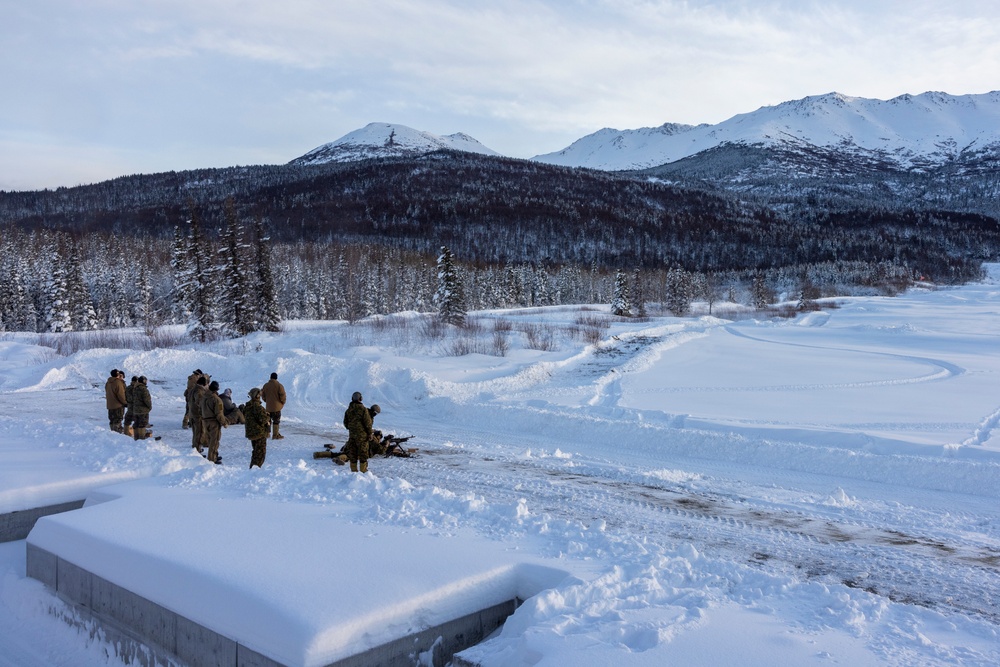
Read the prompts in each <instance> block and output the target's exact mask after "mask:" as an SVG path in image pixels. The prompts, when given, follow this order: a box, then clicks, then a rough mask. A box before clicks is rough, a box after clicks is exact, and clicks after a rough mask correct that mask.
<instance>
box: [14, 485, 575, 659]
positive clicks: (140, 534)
mask: <svg viewBox="0 0 1000 667" xmlns="http://www.w3.org/2000/svg"><path fill="white" fill-rule="evenodd" d="M359 512H363V510H358V509H357V508H356V507H354V506H348V505H342V506H341V505H337V504H336V503H335V502H326V503H290V502H273V501H269V500H267V499H262V498H246V497H229V496H225V495H220V494H218V493H214V492H212V491H211V490H204V489H187V488H171V487H169V486H165V484H164V482H163V481H162V480H139V481H135V482H130V483H128V484H121V485H116V486H114V487H107V488H105V489H101V490H98V491H96V492H94V493H92V494H91V495H90V497H89V498H88V500H87V504H86V505H85V506H84V507H83V508H82V509H80V510H78V511H74V512H67V513H63V514H58V515H53V516H46V517H42V518H40V519H39V520H38V521H37V523H36V524H35V527H34V529H33V530H32V531H31V534H30V535H29V536H28V538H27V541H26V556H27V574H28V576H30V577H33V578H35V579H37V580H39V581H42V582H44V583H45V584H46V585H48V586H49V587H51V588H52V589H53V590H54V591H56V593H57V594H58V596H59V597H60V598H61V599H62V600H64V601H66V602H67V603H70V604H72V605H73V606H74V612H73V613H71V614H68V615H67V617H66V620H68V621H69V622H72V623H84V624H85V625H86V627H87V628H88V629H90V631H91V633H93V632H94V630H95V629H96V628H98V627H99V628H100V629H101V630H102V631H103V633H104V636H106V637H107V638H108V640H109V641H108V645H109V646H111V647H114V648H113V650H115V651H116V652H118V653H119V654H120V655H121V657H122V658H123V659H125V660H127V661H129V662H130V663H133V664H140V665H147V666H153V665H170V666H173V665H193V666H201V665H213V666H214V665H225V666H226V667H231V666H236V665H246V666H248V667H276V666H279V665H283V666H287V667H328V666H331V665H336V666H337V667H369V666H371V665H386V666H393V667H396V666H402V665H413V664H416V661H417V660H418V659H419V660H421V661H422V662H420V664H422V665H428V664H432V665H435V666H438V667H443V665H445V664H446V663H447V662H448V661H449V660H450V659H451V658H452V656H453V654H455V653H456V652H459V651H462V650H464V649H466V648H468V647H470V646H473V645H475V644H477V643H478V642H480V641H481V640H483V639H484V638H486V637H487V636H489V635H490V634H491V633H492V632H493V631H494V630H496V629H497V628H498V627H500V626H501V625H503V623H504V621H505V620H506V618H507V617H508V616H509V615H510V614H511V613H513V612H514V610H515V608H516V607H517V605H518V604H519V601H520V600H524V599H527V598H528V597H531V596H533V595H535V594H537V593H538V592H540V591H542V590H545V589H547V588H551V587H552V586H555V585H557V584H558V583H559V582H561V581H563V580H564V579H565V578H566V577H567V576H569V573H568V572H566V571H565V570H563V569H561V568H557V567H552V564H551V563H550V561H547V560H545V559H540V558H537V557H531V556H529V555H527V554H525V553H523V551H522V550H521V549H520V548H519V547H518V546H517V545H511V544H506V543H503V542H497V541H493V540H488V539H484V538H482V537H477V536H474V535H467V534H463V535H461V536H458V535H454V534H446V535H441V534H440V533H438V532H437V531H425V530H420V529H413V528H410V527H405V526H393V525H388V524H372V523H370V522H368V521H367V520H365V518H364V515H363V514H361V513H359Z"/></svg>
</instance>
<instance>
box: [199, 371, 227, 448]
mask: <svg viewBox="0 0 1000 667" xmlns="http://www.w3.org/2000/svg"><path fill="white" fill-rule="evenodd" d="M199 382H200V380H199ZM226 426H228V424H226V415H225V413H223V411H222V399H221V398H219V383H218V382H216V381H215V380H212V384H210V385H208V391H206V392H205V393H204V397H203V398H202V400H201V431H202V435H203V436H204V439H205V444H206V445H207V446H208V460H209V461H211V462H212V463H222V459H221V458H220V457H219V442H220V441H221V440H222V429H224V428H226Z"/></svg>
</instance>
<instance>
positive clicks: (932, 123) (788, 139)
mask: <svg viewBox="0 0 1000 667" xmlns="http://www.w3.org/2000/svg"><path fill="white" fill-rule="evenodd" d="M726 145H736V146H754V147H763V148H776V149H780V150H782V151H788V150H793V151H799V152H810V151H816V150H819V151H821V152H823V153H827V152H830V151H835V152H837V153H839V154H842V155H851V156H855V157H857V158H861V159H864V160H865V161H869V162H870V161H872V160H875V161H878V162H885V163H888V164H891V165H893V166H896V167H898V168H902V169H907V170H910V169H916V170H922V169H926V168H932V167H936V166H940V165H942V164H946V163H948V162H949V161H952V160H955V159H956V158H959V157H967V156H969V155H976V154H981V153H983V152H1000V91H994V92H990V93H984V94H980V95H961V96H954V95H948V94H945V93H939V92H928V93H923V94H921V95H902V96H900V97H896V98H894V99H891V100H888V101H884V100H875V99H865V98H860V97H848V96H846V95H841V94H839V93H829V94H827V95H820V96H813V97H806V98H804V99H801V100H795V101H791V102H784V103H782V104H778V105H777V106H769V107H762V108H760V109H758V110H757V111H754V112H751V113H746V114H740V115H737V116H734V117H732V118H730V119H729V120H726V121H723V122H721V123H719V124H717V125H697V126H691V125H677V124H667V125H663V126H661V127H656V128H641V129H638V130H621V131H619V130H613V129H604V130H600V131H598V132H595V133H594V134H591V135H588V136H586V137H583V138H582V139H579V140H578V141H576V142H574V143H573V144H571V145H570V146H569V147H567V148H565V149H563V150H561V151H558V152H556V153H548V154H546V155H539V156H536V157H534V158H532V159H534V160H537V161H539V162H545V163H549V164H557V165H563V166H573V167H589V168H593V169H604V170H624V169H645V168H649V167H655V166H658V165H663V164H667V163H671V162H675V161H677V160H681V159H683V158H687V157H691V156H693V155H697V154H698V153H701V152H703V151H707V150H711V149H715V148H718V147H720V146H726Z"/></svg>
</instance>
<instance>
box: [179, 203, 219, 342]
mask: <svg viewBox="0 0 1000 667" xmlns="http://www.w3.org/2000/svg"><path fill="white" fill-rule="evenodd" d="M188 225H189V227H190V231H189V234H188V239H187V240H188V245H187V275H186V276H185V281H186V282H187V284H188V290H187V291H188V293H189V294H190V298H191V303H190V307H189V309H188V310H189V311H190V313H191V321H190V322H189V329H190V335H191V337H192V338H194V339H195V340H198V341H201V342H203V343H204V342H205V341H207V340H209V339H210V338H212V337H213V336H214V335H215V333H216V327H215V293H214V292H215V286H214V285H213V284H212V282H213V281H212V277H213V276H212V263H211V261H210V259H209V258H210V257H211V255H210V253H209V244H208V243H207V242H206V241H205V239H204V237H203V236H202V232H201V220H200V218H199V215H198V212H197V211H194V210H193V211H192V212H191V219H190V220H188Z"/></svg>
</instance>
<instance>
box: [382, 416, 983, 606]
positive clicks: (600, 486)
mask: <svg viewBox="0 0 1000 667" xmlns="http://www.w3.org/2000/svg"><path fill="white" fill-rule="evenodd" d="M469 435H472V434H469ZM499 441H500V439H499V438H490V437H486V438H476V439H475V442H474V444H473V447H472V448H469V449H461V450H459V449H456V450H448V449H435V450H423V454H424V455H423V456H421V457H420V458H417V459H410V460H407V459H397V460H393V462H392V465H391V468H390V467H389V466H386V467H385V470H384V472H385V473H386V474H395V473H398V474H399V475H400V476H401V477H405V478H406V479H407V480H409V481H411V482H414V483H417V484H427V485H434V486H438V487H441V488H446V489H449V490H450V491H452V492H454V493H457V494H462V493H474V494H477V495H481V496H483V497H484V498H485V499H486V500H487V501H488V502H490V503H500V504H514V503H517V502H518V500H519V499H520V498H528V499H529V501H530V507H531V511H532V513H533V514H535V515H551V516H552V517H555V518H559V519H562V520H565V521H580V522H582V523H584V524H591V525H593V524H594V523H595V522H601V521H603V522H606V524H607V528H606V529H605V531H606V533H608V534H609V535H611V536H613V537H614V539H616V540H620V541H623V543H624V542H627V540H628V539H630V538H631V537H632V536H636V535H642V536H644V539H647V540H652V541H655V542H658V543H660V544H662V545H663V546H664V547H665V548H669V547H671V546H675V545H676V544H677V543H678V542H690V543H693V544H694V545H695V546H696V548H698V549H699V550H701V551H705V552H707V553H714V554H716V555H717V556H720V557H724V558H725V557H729V558H732V559H734V560H736V561H739V562H744V563H748V564H751V565H753V566H755V567H762V568H767V569H777V570H780V571H785V572H788V573H791V574H793V575H794V576H797V577H804V578H810V579H818V580H821V581H824V582H835V583H843V584H845V585H848V586H851V587H855V588H862V589H864V590H866V591H868V592H870V593H874V594H878V595H883V596H885V597H887V598H889V599H891V600H894V601H896V602H902V603H907V604H919V605H922V606H927V607H933V608H939V609H948V608H950V609H954V610H959V611H961V612H962V613H966V614H974V615H977V616H982V617H986V618H988V619H990V620H991V621H992V622H1000V611H998V609H1000V607H998V603H1000V578H998V576H997V575H998V574H1000V545H996V544H991V543H989V540H988V539H986V540H983V541H981V543H978V544H974V543H964V544H957V543H951V542H949V541H946V540H945V539H942V538H938V537H933V536H928V535H924V534H921V532H920V531H919V530H914V529H912V527H908V526H905V525H898V526H894V525H876V524H872V523H870V522H865V521H858V520H852V519H850V518H845V517H836V518H831V517H830V516H826V515H824V514H823V513H822V511H821V510H820V511H819V512H816V513H809V512H806V511H788V510H782V509H775V508H773V507H768V506H767V504H766V503H765V504H761V503H759V502H754V501H753V500H750V499H748V498H746V497H735V496H725V495H722V494H714V493H706V492H700V491H697V490H694V489H691V488H686V487H685V485H683V484H671V483H662V484H659V483H657V484H650V483H648V482H635V481H630V480H627V479H622V478H621V477H622V476H623V475H627V474H629V473H628V471H622V470H621V469H620V468H617V467H602V466H601V465H599V464H594V465H580V464H579V463H578V462H574V466H573V467H572V468H566V467H565V466H566V461H565V460H561V459H551V458H548V459H527V460H525V459H523V458H515V457H514V456H512V455H511V454H510V453H509V449H510V448H509V447H508V448H506V449H505V448H504V447H503V446H502V443H500V442H499ZM484 450H487V451H491V453H490V454H489V455H485V456H484V455H483V451H484ZM379 467H380V468H381V465H380V466H379ZM584 468H585V469H584ZM602 468H604V469H602Z"/></svg>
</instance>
